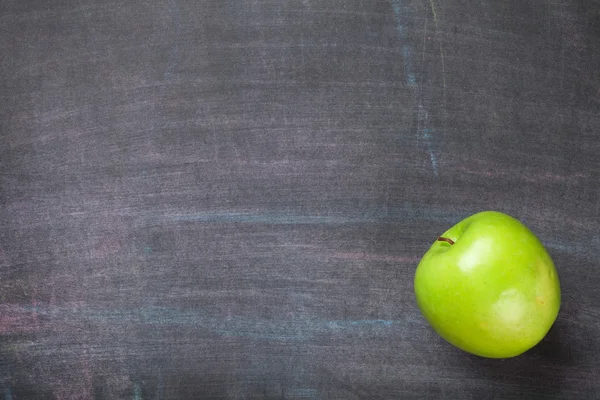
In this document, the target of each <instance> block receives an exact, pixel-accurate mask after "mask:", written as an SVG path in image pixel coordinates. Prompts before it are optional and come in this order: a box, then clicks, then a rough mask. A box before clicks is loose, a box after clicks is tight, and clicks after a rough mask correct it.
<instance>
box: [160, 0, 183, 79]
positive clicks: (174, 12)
mask: <svg viewBox="0 0 600 400" xmlns="http://www.w3.org/2000/svg"><path fill="white" fill-rule="evenodd" d="M168 6H169V13H170V14H171V18H172V19H173V24H174V27H175V39H174V42H173V46H172V47H171V51H169V58H168V60H167V69H166V71H165V73H164V74H163V78H164V79H169V78H171V76H172V75H173V72H174V71H175V67H176V65H177V58H178V55H179V40H180V37H181V10H180V9H179V6H178V5H177V2H176V0H169V3H168Z"/></svg>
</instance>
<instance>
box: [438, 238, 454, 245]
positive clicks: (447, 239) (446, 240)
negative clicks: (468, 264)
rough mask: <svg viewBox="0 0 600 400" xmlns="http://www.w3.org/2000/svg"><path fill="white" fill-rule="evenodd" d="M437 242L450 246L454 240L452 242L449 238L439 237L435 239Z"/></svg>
mask: <svg viewBox="0 0 600 400" xmlns="http://www.w3.org/2000/svg"><path fill="white" fill-rule="evenodd" d="M437 241H438V242H447V243H450V244H454V240H452V239H450V238H445V237H441V236H440V237H439V238H438V239H437Z"/></svg>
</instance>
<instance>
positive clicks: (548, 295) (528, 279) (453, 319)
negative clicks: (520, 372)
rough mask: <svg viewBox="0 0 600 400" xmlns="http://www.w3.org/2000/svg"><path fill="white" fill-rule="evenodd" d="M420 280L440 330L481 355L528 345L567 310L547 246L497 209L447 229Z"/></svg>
mask: <svg viewBox="0 0 600 400" xmlns="http://www.w3.org/2000/svg"><path fill="white" fill-rule="evenodd" d="M414 284H415V296H416V299H417V304H418V305H419V308H420V309H421V312H422V313H423V315H424V316H425V318H426V319H427V321H428V322H429V323H430V324H431V326H432V327H433V329H434V330H435V331H436V332H437V333H439V334H440V336H442V337H443V338H444V339H446V340H447V341H448V342H450V343H452V344H453V345H455V346H457V347H458V348H460V349H463V350H465V351H467V352H469V353H472V354H476V355H478V356H482V357H490V358H508V357H514V356H517V355H519V354H521V353H523V352H525V351H527V350H529V349H530V348H532V347H533V346H535V345H536V344H537V343H538V342H539V341H540V340H542V339H543V338H544V336H545V335H546V333H548V330H549V329H550V327H551V326H552V324H553V323H554V321H555V320H556V317H557V315H558V310H559V308H560V283H559V281H558V275H557V273H556V269H555V268H554V263H553V262H552V259H551V258H550V255H549V254H548V252H547V251H546V249H545V248H544V246H543V245H542V243H541V242H540V241H539V240H538V239H537V238H536V237H535V235H534V234H533V233H532V232H531V231H530V230H529V229H528V228H527V227H526V226H525V225H523V224H522V223H521V222H519V221H518V220H516V219H514V218H513V217H510V216H508V215H506V214H503V213H500V212H495V211H485V212H481V213H478V214H475V215H472V216H470V217H468V218H466V219H464V220H463V221H461V222H459V223H458V224H456V225H454V226H453V227H452V228H450V229H448V230H447V231H446V232H444V233H443V234H442V236H440V237H439V238H438V239H437V240H436V241H435V243H433V245H432V246H431V248H430V249H429V250H428V251H427V253H425V255H424V256H423V259H422V260H421V262H420V263H419V266H418V267H417V271H416V273H415V282H414Z"/></svg>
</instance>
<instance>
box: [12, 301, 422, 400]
mask: <svg viewBox="0 0 600 400" xmlns="http://www.w3.org/2000/svg"><path fill="white" fill-rule="evenodd" d="M12 308H13V309H15V310H16V309H20V310H21V312H22V313H30V312H31V307H30V306H29V307H23V306H21V307H19V306H12ZM38 313H39V315H40V316H41V317H47V316H52V318H51V319H50V318H44V319H45V320H46V323H45V326H44V327H43V328H44V330H46V331H54V330H60V329H62V326H64V324H65V323H68V324H69V325H71V326H72V325H73V324H77V323H81V324H99V325H106V324H108V325H111V326H118V325H126V326H131V325H141V326H177V327H180V328H188V329H200V330H201V331H203V332H205V334H210V335H216V336H223V337H244V338H249V339H252V340H273V341H307V340H311V339H314V338H316V337H318V336H321V335H331V334H338V335H339V334H344V335H356V334H360V335H364V334H370V335H376V336H380V335H384V336H385V335H389V334H391V332H389V329H402V330H403V329H404V328H405V327H406V326H407V325H410V324H422V320H421V319H420V318H417V317H416V316H411V315H404V316H402V319H395V320H387V319H360V320H344V319H341V320H322V319H317V318H296V317H293V318H289V317H288V318H284V317H282V318H273V319H264V318H258V317H257V318H252V317H247V316H239V315H238V316H236V315H231V314H229V315H221V316H218V315H210V314H207V313H204V312H203V311H202V310H179V309H173V308H167V307H146V308H142V309H99V308H91V307H89V308H84V307H80V308H67V307H56V306H49V305H46V306H42V305H38ZM140 393H141V390H140Z"/></svg>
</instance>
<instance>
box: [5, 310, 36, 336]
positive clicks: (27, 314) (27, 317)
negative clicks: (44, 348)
mask: <svg viewBox="0 0 600 400" xmlns="http://www.w3.org/2000/svg"><path fill="white" fill-rule="evenodd" d="M39 329H40V324H39V322H38V320H37V314H36V313H35V312H34V313H32V312H31V310H27V309H26V308H25V307H22V306H18V305H2V306H0V335H14V334H18V333H31V332H36V331H38V330H39Z"/></svg>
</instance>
